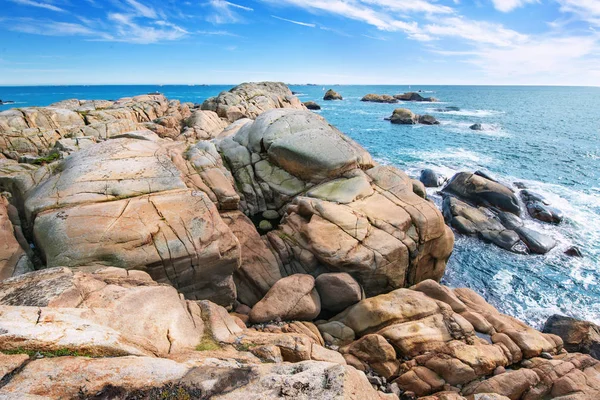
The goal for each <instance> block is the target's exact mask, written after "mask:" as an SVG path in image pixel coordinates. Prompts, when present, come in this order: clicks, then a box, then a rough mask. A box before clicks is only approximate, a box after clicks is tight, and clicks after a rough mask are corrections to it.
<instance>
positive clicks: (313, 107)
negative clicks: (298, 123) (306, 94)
mask: <svg viewBox="0 0 600 400" xmlns="http://www.w3.org/2000/svg"><path fill="white" fill-rule="evenodd" d="M302 104H304V107H306V108H307V109H309V110H320V109H321V106H320V105H318V104H317V103H315V102H314V101H305V102H304V103H302Z"/></svg>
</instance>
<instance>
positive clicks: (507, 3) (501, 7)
mask: <svg viewBox="0 0 600 400" xmlns="http://www.w3.org/2000/svg"><path fill="white" fill-rule="evenodd" d="M536 2H538V0H492V3H494V7H495V8H496V10H498V11H502V12H509V11H512V10H514V9H516V8H519V7H523V6H524V5H525V4H528V3H536Z"/></svg>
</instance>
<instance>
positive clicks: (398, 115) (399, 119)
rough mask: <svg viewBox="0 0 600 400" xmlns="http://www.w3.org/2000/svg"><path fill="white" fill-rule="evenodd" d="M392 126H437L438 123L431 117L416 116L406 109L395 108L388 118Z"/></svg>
mask: <svg viewBox="0 0 600 400" xmlns="http://www.w3.org/2000/svg"><path fill="white" fill-rule="evenodd" d="M388 119H389V121H390V122H391V123H392V124H400V125H414V124H423V125H438V124H439V121H438V120H437V119H435V117H433V116H431V115H417V114H415V113H413V112H412V111H410V110H409V109H406V108H397V109H395V110H394V113H393V114H392V116H391V117H389V118H388Z"/></svg>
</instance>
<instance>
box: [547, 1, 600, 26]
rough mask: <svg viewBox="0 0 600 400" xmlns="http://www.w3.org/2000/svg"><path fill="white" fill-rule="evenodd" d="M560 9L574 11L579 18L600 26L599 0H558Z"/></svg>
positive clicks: (567, 11)
mask: <svg viewBox="0 0 600 400" xmlns="http://www.w3.org/2000/svg"><path fill="white" fill-rule="evenodd" d="M556 1H558V3H559V4H560V10H561V11H562V12H566V13H572V14H574V15H575V16H576V17H578V18H579V19H581V20H583V21H587V22H589V23H590V24H592V25H596V26H600V1H598V0H556Z"/></svg>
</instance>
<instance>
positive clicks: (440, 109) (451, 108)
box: [435, 106, 460, 112]
mask: <svg viewBox="0 0 600 400" xmlns="http://www.w3.org/2000/svg"><path fill="white" fill-rule="evenodd" d="M435 111H436V112H450V111H460V107H456V106H448V107H444V108H436V109H435Z"/></svg>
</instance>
